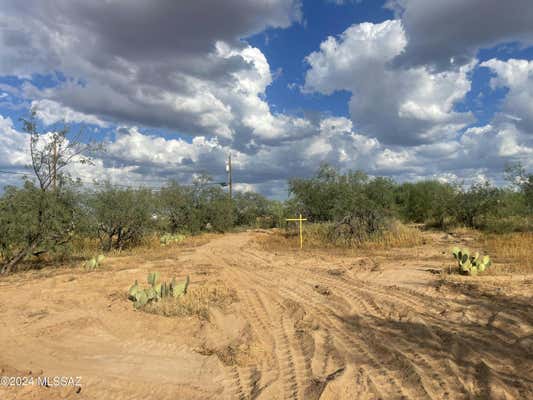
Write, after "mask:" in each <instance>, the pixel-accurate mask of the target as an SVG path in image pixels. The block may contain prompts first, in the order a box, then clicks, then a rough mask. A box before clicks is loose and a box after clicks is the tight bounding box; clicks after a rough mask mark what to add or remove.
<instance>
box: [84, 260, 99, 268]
mask: <svg viewBox="0 0 533 400" xmlns="http://www.w3.org/2000/svg"><path fill="white" fill-rule="evenodd" d="M97 266H98V262H97V261H96V259H95V258H91V259H90V260H89V261H87V262H86V263H85V268H86V269H95V268H96V267H97Z"/></svg>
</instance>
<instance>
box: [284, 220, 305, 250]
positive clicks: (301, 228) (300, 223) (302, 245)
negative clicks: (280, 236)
mask: <svg viewBox="0 0 533 400" xmlns="http://www.w3.org/2000/svg"><path fill="white" fill-rule="evenodd" d="M286 221H298V222H299V225H300V249H302V248H303V247H304V236H303V224H302V222H303V221H307V218H302V214H300V216H299V218H287V219H286Z"/></svg>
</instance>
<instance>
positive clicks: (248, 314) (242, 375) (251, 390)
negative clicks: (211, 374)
mask: <svg viewBox="0 0 533 400" xmlns="http://www.w3.org/2000/svg"><path fill="white" fill-rule="evenodd" d="M226 272H229V273H230V275H233V278H234V279H233V280H232V281H233V282H236V281H238V276H237V274H233V273H232V271H231V270H230V268H228V269H226ZM248 292H253V289H249V288H241V290H239V295H240V299H241V301H243V302H244V303H245V304H246V305H247V308H246V310H242V312H243V314H244V316H245V318H246V319H247V321H248V322H249V323H250V326H251V329H252V330H254V331H255V332H256V336H257V337H260V336H259V335H258V334H257V333H258V331H257V326H256V325H254V324H257V325H259V326H260V328H261V329H262V332H261V333H266V332H268V331H269V330H268V328H267V325H266V323H265V322H264V321H263V320H262V319H261V318H260V317H259V314H258V313H257V311H256V309H255V306H254V304H253V301H252V299H251V298H252V296H250V295H249V294H248ZM267 315H268V314H267ZM227 368H229V372H228V374H227V375H228V376H229V378H230V379H229V387H228V392H229V394H230V396H232V397H230V398H232V399H233V398H237V399H239V400H241V399H253V398H255V397H256V396H257V395H258V393H259V392H260V391H261V389H260V387H259V380H260V377H261V373H260V371H259V370H258V369H257V367H256V366H251V367H248V368H239V367H236V366H231V367H227Z"/></svg>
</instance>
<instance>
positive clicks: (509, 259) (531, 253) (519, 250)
mask: <svg viewBox="0 0 533 400" xmlns="http://www.w3.org/2000/svg"><path fill="white" fill-rule="evenodd" d="M480 242H481V245H482V247H483V249H484V250H485V252H486V253H487V254H489V255H490V256H491V257H492V259H493V260H494V262H495V265H493V266H492V267H491V268H489V270H490V272H491V273H501V272H505V273H509V272H533V232H517V233H505V234H485V235H482V236H481V238H480Z"/></svg>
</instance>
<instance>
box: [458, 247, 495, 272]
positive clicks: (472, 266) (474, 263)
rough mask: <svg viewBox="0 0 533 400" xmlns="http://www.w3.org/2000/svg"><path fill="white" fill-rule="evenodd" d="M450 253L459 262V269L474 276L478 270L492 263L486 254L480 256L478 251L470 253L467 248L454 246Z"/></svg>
mask: <svg viewBox="0 0 533 400" xmlns="http://www.w3.org/2000/svg"><path fill="white" fill-rule="evenodd" d="M452 254H453V257H454V258H455V259H456V260H457V263H458V264H459V269H460V270H461V272H462V273H463V274H466V275H471V276H475V275H477V274H478V272H483V271H485V270H486V269H487V268H488V267H489V266H490V265H491V263H492V262H491V260H490V257H489V256H487V255H485V256H483V258H480V256H479V253H477V252H476V253H475V254H474V255H470V253H469V251H468V250H467V249H460V248H459V247H454V248H453V249H452Z"/></svg>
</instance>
